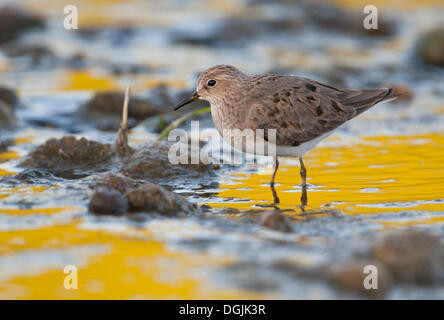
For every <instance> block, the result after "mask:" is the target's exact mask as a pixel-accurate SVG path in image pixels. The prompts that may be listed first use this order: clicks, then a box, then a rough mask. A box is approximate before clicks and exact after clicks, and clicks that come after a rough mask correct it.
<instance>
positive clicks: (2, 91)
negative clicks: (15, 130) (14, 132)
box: [0, 87, 18, 130]
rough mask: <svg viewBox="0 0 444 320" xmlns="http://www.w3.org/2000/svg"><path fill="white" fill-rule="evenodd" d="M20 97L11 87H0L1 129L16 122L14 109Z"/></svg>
mask: <svg viewBox="0 0 444 320" xmlns="http://www.w3.org/2000/svg"><path fill="white" fill-rule="evenodd" d="M17 101H18V98H17V95H16V94H15V92H14V91H13V90H11V89H9V88H5V87H0V130H1V129H5V128H9V127H10V126H11V125H12V124H14V123H15V117H14V109H15V105H16V104H17Z"/></svg>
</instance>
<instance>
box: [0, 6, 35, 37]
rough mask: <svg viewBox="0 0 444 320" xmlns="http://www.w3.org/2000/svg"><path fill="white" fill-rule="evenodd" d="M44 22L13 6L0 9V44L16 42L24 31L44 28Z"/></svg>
mask: <svg viewBox="0 0 444 320" xmlns="http://www.w3.org/2000/svg"><path fill="white" fill-rule="evenodd" d="M43 25H44V21H43V20H42V19H41V18H39V17H37V16H34V15H31V14H29V13H26V12H25V11H23V10H21V9H19V8H16V7H11V6H4V7H2V8H0V44H2V43H5V42H7V41H11V40H15V39H16V38H17V37H18V36H19V35H20V34H21V33H23V32H24V31H27V30H30V29H33V28H38V27H42V26H43Z"/></svg>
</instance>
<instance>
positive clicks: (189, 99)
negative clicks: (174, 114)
mask: <svg viewBox="0 0 444 320" xmlns="http://www.w3.org/2000/svg"><path fill="white" fill-rule="evenodd" d="M197 99H199V94H198V93H197V91H194V92H193V94H192V95H190V96H189V97H188V98H186V99H184V100H182V101H181V102H180V103H179V104H178V105H177V106H176V107H175V108H174V111H176V110H178V109H180V108H182V107H183V106H186V105H187V104H189V103H191V102H193V101H195V100H197Z"/></svg>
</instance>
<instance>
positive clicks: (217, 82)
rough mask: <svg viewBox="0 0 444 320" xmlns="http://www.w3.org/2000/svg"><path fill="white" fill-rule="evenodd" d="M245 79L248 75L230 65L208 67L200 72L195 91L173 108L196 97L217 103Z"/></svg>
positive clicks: (177, 107)
mask: <svg viewBox="0 0 444 320" xmlns="http://www.w3.org/2000/svg"><path fill="white" fill-rule="evenodd" d="M246 79H248V76H246V75H245V74H244V73H242V72H241V71H240V70H238V69H236V68H235V67H233V66H230V65H218V66H215V67H212V68H209V69H207V70H205V71H204V72H202V73H201V74H200V76H199V79H198V80H197V88H196V91H194V92H193V93H192V94H191V95H190V96H189V97H187V98H186V99H185V100H183V101H182V102H180V103H179V104H178V105H177V106H176V107H175V108H174V110H178V109H179V108H181V107H183V106H185V105H187V104H189V103H191V102H193V101H195V100H197V99H202V100H205V101H208V102H210V104H218V103H219V102H222V101H223V100H224V97H225V96H226V95H227V94H230V93H233V92H235V91H236V89H240V88H241V87H242V84H243V82H244V81H245V80H246Z"/></svg>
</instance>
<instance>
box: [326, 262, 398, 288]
mask: <svg viewBox="0 0 444 320" xmlns="http://www.w3.org/2000/svg"><path fill="white" fill-rule="evenodd" d="M370 265H372V266H375V267H376V270H377V289H372V288H371V289H367V288H365V286H364V279H365V278H366V277H367V276H369V275H370V273H368V272H367V273H364V268H365V267H366V266H370ZM325 275H326V277H327V279H328V280H329V281H330V282H332V283H333V284H334V285H335V286H338V287H340V288H341V289H343V290H346V291H351V292H354V293H361V294H364V295H367V296H382V295H384V294H385V293H386V292H387V291H388V290H389V289H390V288H391V287H392V284H393V281H392V275H391V273H390V271H389V270H388V269H387V268H386V267H385V266H384V265H382V264H381V263H378V262H376V261H373V260H363V259H354V260H351V261H347V262H345V263H338V264H334V265H332V266H329V267H328V268H327V270H326V271H325ZM369 284H371V285H376V284H375V283H372V282H371V281H369Z"/></svg>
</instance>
